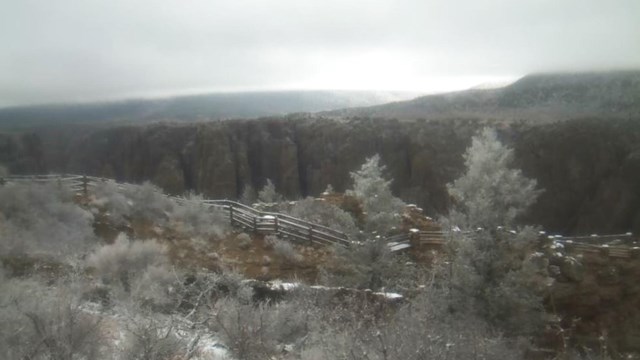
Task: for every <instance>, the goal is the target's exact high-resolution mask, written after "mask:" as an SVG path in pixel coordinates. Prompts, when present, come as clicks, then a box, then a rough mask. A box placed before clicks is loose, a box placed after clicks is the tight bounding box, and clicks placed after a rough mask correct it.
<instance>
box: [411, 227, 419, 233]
mask: <svg viewBox="0 0 640 360" xmlns="http://www.w3.org/2000/svg"><path fill="white" fill-rule="evenodd" d="M409 232H410V233H412V234H416V233H419V232H420V230H418V229H416V228H412V229H409Z"/></svg>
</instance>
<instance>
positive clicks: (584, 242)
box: [0, 174, 640, 258]
mask: <svg viewBox="0 0 640 360" xmlns="http://www.w3.org/2000/svg"><path fill="white" fill-rule="evenodd" d="M24 182H31V183H33V182H36V183H55V184H59V185H61V186H62V185H64V186H66V187H67V188H69V189H71V190H72V191H74V192H76V193H77V194H82V195H85V196H87V195H88V194H89V192H90V191H91V190H92V189H93V188H94V187H95V186H96V185H97V184H99V183H104V182H111V183H113V184H115V185H116V186H117V187H118V188H119V189H126V188H127V187H128V186H130V184H126V183H118V182H116V181H115V180H112V179H106V178H99V177H94V176H86V175H75V174H47V175H11V176H8V177H6V178H0V185H2V184H11V183H24ZM171 198H172V199H174V200H175V201H177V202H182V203H184V202H186V201H189V200H187V199H185V198H182V197H174V196H172V197H171ZM201 203H202V204H204V205H206V206H208V207H210V208H215V209H218V210H221V211H223V212H224V213H225V214H226V217H227V218H228V219H229V221H230V223H231V224H232V225H234V226H239V227H242V228H245V229H247V230H249V231H252V232H257V233H262V234H275V235H279V236H281V237H283V238H287V239H290V240H293V241H297V242H301V243H306V244H322V245H339V246H349V245H351V244H352V243H354V242H353V241H351V239H349V237H348V236H347V235H346V234H344V233H342V232H340V231H337V230H334V229H331V228H329V227H326V226H322V225H320V224H314V223H311V222H308V221H305V220H302V219H298V218H295V217H293V216H290V215H286V214H281V213H276V212H267V211H260V210H257V209H254V208H252V207H250V206H247V205H244V204H241V203H239V202H236V201H231V200H202V201H201ZM446 237H447V233H446V232H444V231H415V230H414V231H411V232H409V233H403V234H397V235H392V236H388V237H386V238H385V240H386V241H387V243H388V245H389V248H390V249H391V250H392V251H401V250H405V249H408V248H409V247H411V246H412V245H432V246H442V245H443V244H444V243H445V241H446V240H445V239H446ZM548 239H550V240H553V241H556V242H558V243H561V244H563V246H564V247H565V248H566V249H567V250H569V251H577V252H583V253H590V252H591V253H593V252H599V253H604V254H607V255H608V256H611V257H621V258H629V257H638V256H640V247H639V246H638V245H639V244H638V242H637V238H636V237H634V236H633V235H632V234H631V233H626V234H613V235H611V234H607V235H589V236H558V235H555V236H549V237H548Z"/></svg>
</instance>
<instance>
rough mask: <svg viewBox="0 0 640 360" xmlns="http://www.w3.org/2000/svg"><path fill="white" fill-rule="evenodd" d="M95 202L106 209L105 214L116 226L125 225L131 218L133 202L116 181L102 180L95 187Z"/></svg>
mask: <svg viewBox="0 0 640 360" xmlns="http://www.w3.org/2000/svg"><path fill="white" fill-rule="evenodd" d="M93 194H94V196H95V200H94V201H93V203H94V204H95V205H97V206H99V207H101V208H103V209H104V210H105V215H107V217H108V218H109V221H110V222H111V223H112V224H113V225H115V226H122V225H125V224H126V223H127V222H128V220H129V219H130V218H131V214H132V206H133V202H132V201H131V200H130V199H128V198H127V196H126V195H125V193H124V191H121V190H120V189H119V188H118V184H117V183H116V182H114V181H101V182H99V183H98V184H96V186H95V187H94V189H93Z"/></svg>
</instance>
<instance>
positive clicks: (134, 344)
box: [121, 309, 188, 360]
mask: <svg viewBox="0 0 640 360" xmlns="http://www.w3.org/2000/svg"><path fill="white" fill-rule="evenodd" d="M134 311H135V312H134V313H133V314H132V315H131V316H129V317H128V319H127V322H126V324H125V339H124V346H123V349H122V352H121V355H122V358H123V359H140V360H161V359H176V358H179V356H180V355H184V354H185V353H187V345H188V344H187V342H186V341H185V340H184V339H182V338H180V337H179V336H178V335H177V334H176V329H175V327H174V324H173V322H172V321H171V319H163V318H162V317H161V316H159V315H157V314H149V313H146V312H145V311H144V310H140V309H135V310H134Z"/></svg>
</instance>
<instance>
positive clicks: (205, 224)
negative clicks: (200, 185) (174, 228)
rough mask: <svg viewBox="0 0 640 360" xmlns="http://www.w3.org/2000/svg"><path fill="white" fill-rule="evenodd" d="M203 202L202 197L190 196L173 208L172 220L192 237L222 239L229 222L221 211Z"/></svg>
mask: <svg viewBox="0 0 640 360" xmlns="http://www.w3.org/2000/svg"><path fill="white" fill-rule="evenodd" d="M202 201H203V198H202V197H201V196H197V195H190V196H189V197H188V198H187V199H185V201H184V202H182V203H179V204H176V205H175V206H174V207H173V211H172V213H171V220H172V221H173V222H179V223H180V224H181V225H182V226H183V229H184V231H185V232H186V233H187V234H189V235H191V236H206V237H210V236H215V237H218V238H220V237H222V236H223V235H224V233H225V231H226V230H227V229H228V228H229V225H228V220H227V219H226V217H225V215H224V213H223V212H222V211H221V210H218V209H216V208H212V207H209V206H207V205H205V204H204V203H203V202H202Z"/></svg>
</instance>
